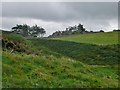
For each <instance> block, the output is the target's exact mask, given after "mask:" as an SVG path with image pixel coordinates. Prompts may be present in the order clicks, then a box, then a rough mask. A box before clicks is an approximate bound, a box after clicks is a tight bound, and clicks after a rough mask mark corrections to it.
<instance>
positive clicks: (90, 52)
mask: <svg viewBox="0 0 120 90" xmlns="http://www.w3.org/2000/svg"><path fill="white" fill-rule="evenodd" d="M31 41H32V43H33V45H34V46H37V47H39V46H42V47H45V48H47V49H48V50H50V51H52V52H55V53H58V54H60V55H62V56H67V57H70V58H72V59H75V60H78V61H81V62H83V63H86V64H92V65H117V64H118V61H119V55H118V53H119V50H118V45H109V46H97V45H93V44H83V43H76V42H70V41H61V40H50V39H31Z"/></svg>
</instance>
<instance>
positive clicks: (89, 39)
mask: <svg viewBox="0 0 120 90" xmlns="http://www.w3.org/2000/svg"><path fill="white" fill-rule="evenodd" d="M118 34H120V32H105V33H94V34H80V35H70V36H64V37H60V38H54V39H56V40H64V41H73V42H78V43H79V42H80V43H89V44H97V45H108V44H109V45H111V44H118Z"/></svg>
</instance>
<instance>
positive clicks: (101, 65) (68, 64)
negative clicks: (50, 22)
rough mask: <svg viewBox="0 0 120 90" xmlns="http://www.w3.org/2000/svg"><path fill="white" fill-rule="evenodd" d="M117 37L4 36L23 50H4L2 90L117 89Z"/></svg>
mask: <svg viewBox="0 0 120 90" xmlns="http://www.w3.org/2000/svg"><path fill="white" fill-rule="evenodd" d="M99 34H100V35H99ZM117 34H118V33H117V32H110V33H97V35H96V34H93V36H92V34H85V35H75V36H68V37H67V36H66V37H61V38H54V39H53V38H48V39H47V38H46V39H37V38H35V39H26V38H24V37H22V36H20V35H16V34H4V33H3V39H5V40H7V41H8V42H9V41H13V42H17V44H19V46H20V48H22V49H24V52H23V51H19V52H18V51H15V52H13V53H10V51H11V49H6V48H3V51H2V68H3V70H2V75H3V78H2V85H3V88H83V87H84V88H118V87H119V85H118V81H119V72H118V62H119V61H120V60H119V58H120V56H119V51H120V45H119V44H118V43H117V40H118V39H117V36H116V35H117ZM102 35H103V36H102ZM87 36H88V37H87ZM95 36H96V37H95ZM98 36H99V37H98ZM100 36H101V37H100ZM85 37H86V38H85ZM90 37H91V38H90ZM103 37H104V38H106V39H108V40H107V41H108V42H106V39H103ZM97 38H99V39H97ZM100 38H101V39H100ZM111 38H112V40H111ZM87 39H89V40H87ZM93 39H94V40H93ZM95 39H96V40H95ZM100 40H101V41H100Z"/></svg>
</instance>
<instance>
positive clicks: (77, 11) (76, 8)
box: [2, 2, 118, 22]
mask: <svg viewBox="0 0 120 90" xmlns="http://www.w3.org/2000/svg"><path fill="white" fill-rule="evenodd" d="M2 9H3V17H20V18H22V17H24V18H35V19H42V20H46V21H56V22H58V21H59V22H65V21H72V20H87V19H91V20H92V19H97V20H99V19H104V20H108V19H113V18H115V17H117V10H118V7H117V2H66V3H65V2H61V3H60V2H56V3H55V2H49V3H48V2H40V3H38V2H37V3H36V2H35V3H33V2H32V3H30V2H23V3H22V2H21V3H20V2H19V3H18V2H17V3H15V2H7V3H6V2H5V3H3V5H2Z"/></svg>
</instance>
